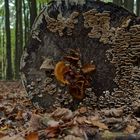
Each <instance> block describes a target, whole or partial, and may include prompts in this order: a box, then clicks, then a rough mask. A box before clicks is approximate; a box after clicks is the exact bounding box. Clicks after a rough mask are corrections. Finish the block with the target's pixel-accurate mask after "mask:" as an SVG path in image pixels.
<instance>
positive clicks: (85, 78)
mask: <svg viewBox="0 0 140 140" xmlns="http://www.w3.org/2000/svg"><path fill="white" fill-rule="evenodd" d="M80 61H81V60H80V55H79V53H77V52H76V51H75V50H71V54H70V55H67V56H64V59H63V60H62V61H59V62H58V63H57V64H56V66H55V70H54V75H55V77H56V79H57V80H58V81H59V82H60V83H62V84H64V85H65V86H67V87H68V90H69V91H68V92H69V93H70V95H72V97H73V99H76V100H82V99H83V98H84V97H85V89H86V88H88V87H89V86H90V80H91V79H90V74H91V73H93V72H95V69H96V68H95V65H93V64H85V65H80V64H81V62H80Z"/></svg>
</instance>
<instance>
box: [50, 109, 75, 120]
mask: <svg viewBox="0 0 140 140" xmlns="http://www.w3.org/2000/svg"><path fill="white" fill-rule="evenodd" d="M51 116H52V117H53V118H55V119H57V120H58V119H59V120H60V119H61V120H70V119H72V117H73V113H72V111H71V110H69V109H66V108H58V109H56V110H55V111H54V112H53V113H52V114H51Z"/></svg>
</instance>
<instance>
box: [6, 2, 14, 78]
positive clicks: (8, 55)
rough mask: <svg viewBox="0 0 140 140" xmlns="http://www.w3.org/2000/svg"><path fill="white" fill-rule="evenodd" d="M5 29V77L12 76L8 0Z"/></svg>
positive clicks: (7, 3)
mask: <svg viewBox="0 0 140 140" xmlns="http://www.w3.org/2000/svg"><path fill="white" fill-rule="evenodd" d="M5 30H6V62H7V68H6V79H8V80H11V79H12V78H13V73H12V58H11V32H10V15H9V0H5Z"/></svg>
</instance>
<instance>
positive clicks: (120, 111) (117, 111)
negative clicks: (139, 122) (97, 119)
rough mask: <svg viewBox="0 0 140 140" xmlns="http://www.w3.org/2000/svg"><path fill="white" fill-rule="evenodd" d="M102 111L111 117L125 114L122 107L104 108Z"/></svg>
mask: <svg viewBox="0 0 140 140" xmlns="http://www.w3.org/2000/svg"><path fill="white" fill-rule="evenodd" d="M101 112H102V113H104V115H105V116H110V117H120V116H122V114H123V109H122V108H117V109H116V108H112V109H110V110H107V109H106V110H102V111H101Z"/></svg>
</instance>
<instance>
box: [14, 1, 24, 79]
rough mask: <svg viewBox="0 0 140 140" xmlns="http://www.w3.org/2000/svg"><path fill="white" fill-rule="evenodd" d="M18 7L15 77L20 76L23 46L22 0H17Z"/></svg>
mask: <svg viewBox="0 0 140 140" xmlns="http://www.w3.org/2000/svg"><path fill="white" fill-rule="evenodd" d="M15 7H16V30H15V38H16V39H15V78H16V79H18V78H19V69H20V58H21V54H22V47H23V28H22V0H20V1H19V0H16V1H15Z"/></svg>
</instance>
